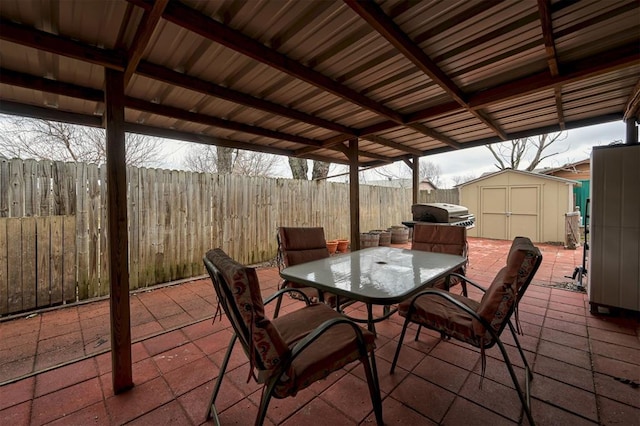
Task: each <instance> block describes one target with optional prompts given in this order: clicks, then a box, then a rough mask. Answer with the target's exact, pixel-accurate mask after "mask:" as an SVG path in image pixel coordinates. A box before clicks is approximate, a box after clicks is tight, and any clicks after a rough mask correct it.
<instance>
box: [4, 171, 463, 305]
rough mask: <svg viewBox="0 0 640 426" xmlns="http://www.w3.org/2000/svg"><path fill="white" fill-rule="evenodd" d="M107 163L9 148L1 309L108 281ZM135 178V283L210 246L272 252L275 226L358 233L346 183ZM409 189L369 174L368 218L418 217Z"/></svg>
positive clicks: (150, 280)
mask: <svg viewBox="0 0 640 426" xmlns="http://www.w3.org/2000/svg"><path fill="white" fill-rule="evenodd" d="M105 173H106V171H105V168H104V167H99V166H96V165H93V164H82V163H61V162H49V161H33V160H6V159H0V315H4V314H10V313H15V312H23V311H28V310H31V309H34V308H40V307H45V306H49V305H56V304H60V303H69V302H74V301H77V300H86V299H89V298H93V297H98V296H105V295H107V294H108V293H109V281H108V272H107V271H108V264H107V260H108V259H107V249H108V241H107V227H106V206H105V200H106V191H107V188H106V184H105ZM127 183H128V194H127V200H128V218H129V268H130V287H131V289H132V290H135V289H140V288H146V287H149V286H152V285H155V284H160V283H165V282H169V281H173V280H177V279H181V278H189V277H193V276H198V275H202V274H204V273H205V271H204V267H203V264H202V257H203V255H204V253H205V252H206V251H207V250H208V249H210V248H213V247H221V248H222V249H223V250H225V251H226V252H227V253H229V255H230V256H232V257H233V258H235V259H237V260H238V261H240V262H242V263H245V264H256V263H261V262H265V261H270V260H272V259H273V258H274V256H275V254H276V240H275V232H276V228H277V227H278V226H323V227H324V229H325V233H326V236H327V239H334V238H348V237H349V235H350V230H349V186H348V185H347V184H343V183H333V182H325V181H321V182H316V181H301V180H292V179H270V178H256V177H245V176H236V175H215V174H206V173H191V172H185V171H175V170H160V169H143V168H132V167H130V168H128V169H127ZM450 191H454V192H455V193H456V194H457V190H447V191H444V192H442V193H441V194H443V197H444V198H441V199H437V200H434V199H427V198H426V197H427V195H425V194H426V193H425V194H421V198H420V201H421V202H435V201H441V202H452V201H456V200H451V199H450V198H449V197H451V193H450ZM437 192H440V191H432V193H431V194H435V193H437ZM431 194H429V195H428V196H429V197H432V198H433V197H435V195H431ZM455 197H456V199H457V195H456V196H455ZM411 199H412V197H411V190H409V189H397V188H387V187H377V186H369V185H363V186H361V189H360V217H361V230H362V231H363V232H364V231H368V230H370V229H381V228H387V227H389V226H391V225H395V224H399V223H400V222H401V221H403V220H408V219H411Z"/></svg>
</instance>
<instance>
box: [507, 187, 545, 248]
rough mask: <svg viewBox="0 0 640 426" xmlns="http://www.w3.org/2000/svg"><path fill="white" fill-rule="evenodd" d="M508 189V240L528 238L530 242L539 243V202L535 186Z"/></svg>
mask: <svg viewBox="0 0 640 426" xmlns="http://www.w3.org/2000/svg"><path fill="white" fill-rule="evenodd" d="M509 189H510V195H511V196H510V197H509V201H510V203H509V204H510V207H509V211H510V212H511V215H510V218H509V239H510V240H512V239H514V238H515V237H517V236H523V237H529V238H531V240H532V241H540V238H539V233H538V223H539V221H538V217H539V215H540V202H539V197H538V187H537V186H512V187H510V188H509Z"/></svg>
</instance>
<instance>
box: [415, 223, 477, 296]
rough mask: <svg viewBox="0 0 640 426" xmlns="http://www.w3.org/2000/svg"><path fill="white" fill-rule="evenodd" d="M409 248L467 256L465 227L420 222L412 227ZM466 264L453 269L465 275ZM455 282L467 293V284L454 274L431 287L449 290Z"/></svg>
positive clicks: (464, 293) (463, 292)
mask: <svg viewBox="0 0 640 426" xmlns="http://www.w3.org/2000/svg"><path fill="white" fill-rule="evenodd" d="M411 250H422V251H431V252H435V253H447V254H456V255H458V256H464V257H467V255H468V250H469V245H468V243H467V228H465V227H464V226H449V225H439V224H436V223H426V222H420V223H416V224H415V225H414V227H413V239H412V240H411ZM466 270H467V264H466V263H465V264H464V265H462V266H461V267H460V268H459V269H457V270H455V271H453V272H455V273H458V274H460V275H463V276H464V275H465V273H466ZM456 284H461V285H462V294H463V295H465V296H466V295H467V284H466V283H465V282H464V280H461V279H459V278H458V277H457V276H456V275H451V276H450V277H449V280H447V279H445V278H443V279H441V280H439V281H438V282H436V283H435V284H434V285H433V287H434V288H441V289H444V290H449V289H450V288H451V287H453V286H454V285H456Z"/></svg>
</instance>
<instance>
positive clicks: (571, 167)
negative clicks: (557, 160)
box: [535, 158, 591, 175]
mask: <svg viewBox="0 0 640 426" xmlns="http://www.w3.org/2000/svg"><path fill="white" fill-rule="evenodd" d="M589 163H591V159H590V158H585V159H584V160H580V161H576V162H575V163H567V164H565V165H563V166H560V167H546V168H544V169H536V170H535V171H536V172H537V173H540V174H543V175H550V174H553V173H556V172H559V171H565V170H566V171H573V170H575V168H576V167H578V166H581V165H583V164H589Z"/></svg>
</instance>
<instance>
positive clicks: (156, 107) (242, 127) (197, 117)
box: [125, 97, 321, 147]
mask: <svg viewBox="0 0 640 426" xmlns="http://www.w3.org/2000/svg"><path fill="white" fill-rule="evenodd" d="M125 102H126V105H127V108H132V109H137V110H139V111H145V112H150V113H153V114H158V115H164V116H166V117H171V118H176V119H179V120H185V121H189V122H192V123H200V124H205V125H208V126H213V127H219V128H221V129H228V130H235V131H238V132H242V133H248V134H250V135H256V136H264V137H267V138H272V139H276V140H283V141H289V142H295V143H299V144H303V145H309V146H317V147H319V146H321V142H320V141H317V140H313V139H309V138H304V137H302V136H297V135H291V134H288V133H283V132H278V131H275V130H269V129H265V128H263V127H257V126H251V125H248V124H244V123H238V122H235V121H230V120H223V119H221V118H218V117H213V116H210V115H206V114H201V113H197V112H191V111H185V110H183V109H180V108H176V107H172V106H168V105H161V104H155V103H153V102H148V101H143V100H141V99H135V98H131V97H127V98H126V101H125Z"/></svg>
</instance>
